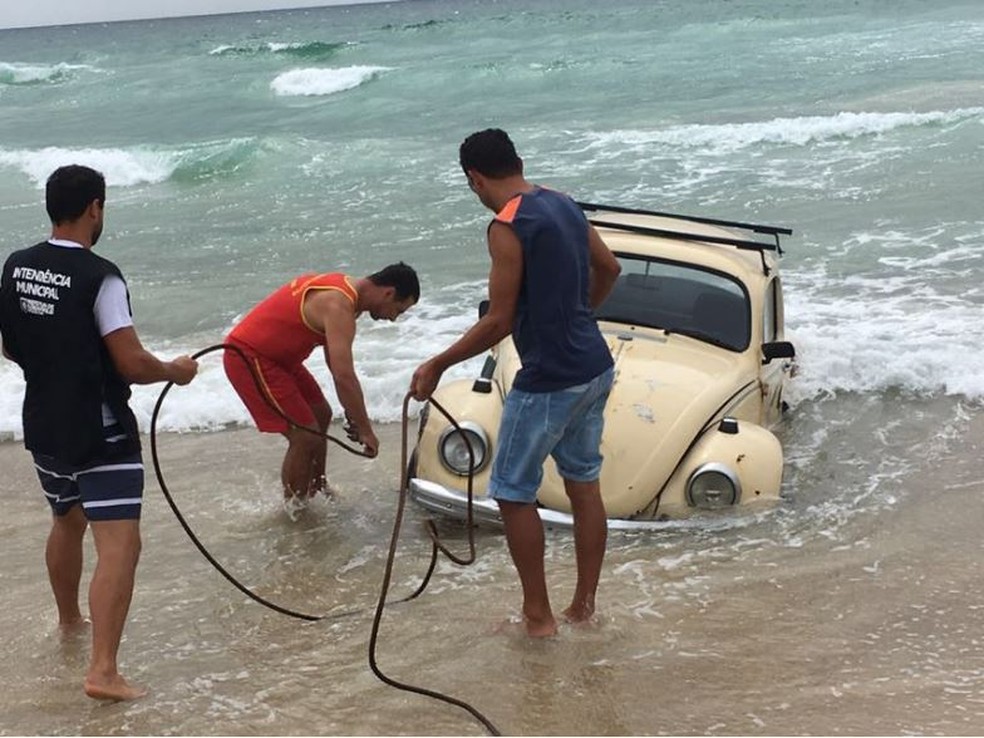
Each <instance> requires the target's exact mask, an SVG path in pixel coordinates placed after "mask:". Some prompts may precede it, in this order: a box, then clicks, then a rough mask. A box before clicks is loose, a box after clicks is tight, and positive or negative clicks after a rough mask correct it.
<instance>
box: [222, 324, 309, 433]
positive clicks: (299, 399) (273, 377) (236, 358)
mask: <svg viewBox="0 0 984 738" xmlns="http://www.w3.org/2000/svg"><path fill="white" fill-rule="evenodd" d="M230 343H233V345H234V346H236V347H238V348H239V349H240V350H241V351H242V352H243V353H244V354H246V356H247V357H249V365H247V364H246V362H245V361H244V360H243V357H242V356H241V355H240V354H239V352H238V351H235V350H229V349H226V350H225V351H224V352H223V355H222V364H223V367H224V368H225V373H226V376H227V377H228V378H229V381H230V382H231V383H232V386H233V387H234V388H235V390H236V393H237V394H238V395H239V397H240V399H242V401H243V403H244V404H245V405H246V409H247V410H249V414H250V415H252V416H253V420H254V421H255V422H256V427H257V428H259V429H260V430H261V431H263V432H264V433H286V432H287V431H288V430H289V429H290V424H289V423H288V422H287V421H286V420H285V419H284V418H283V417H282V416H281V414H280V413H283V415H286V416H287V417H288V418H290V419H291V421H292V422H293V423H294V424H295V425H303V426H307V427H308V428H317V427H318V421H317V420H316V419H315V416H314V411H313V410H312V408H313V407H318V406H320V405H327V404H328V401H327V400H326V399H325V396H324V393H323V392H322V391H321V386H320V385H319V384H318V382H317V380H316V379H315V378H314V377H312V376H311V372H309V371H308V370H307V369H305V368H304V365H303V364H298V365H297V366H294V367H286V366H282V365H281V364H277V363H276V362H273V361H270V360H269V359H266V358H264V357H262V356H260V355H259V354H257V353H256V352H255V351H253V350H252V349H251V348H249V347H247V346H244V345H243V344H241V343H238V342H231V341H230ZM250 366H251V367H252V368H253V371H255V372H256V379H258V380H259V382H260V385H261V386H262V387H263V391H261V390H260V389H259V388H258V387H257V386H256V380H254V379H253V373H252V372H251V371H250ZM271 402H272V403H273V404H274V405H275V406H276V407H277V409H279V410H280V413H278V412H277V410H275V409H274V408H273V407H271V406H270V405H271Z"/></svg>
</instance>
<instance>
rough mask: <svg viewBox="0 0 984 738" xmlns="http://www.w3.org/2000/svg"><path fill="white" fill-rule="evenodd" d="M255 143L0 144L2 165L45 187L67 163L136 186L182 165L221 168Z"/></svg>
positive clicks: (113, 184)
mask: <svg viewBox="0 0 984 738" xmlns="http://www.w3.org/2000/svg"><path fill="white" fill-rule="evenodd" d="M254 147H255V144H254V142H253V140H252V139H231V140H229V141H218V142H206V143H202V144H197V145H193V146H186V147H180V148H169V147H151V146H134V147H131V148H106V149H99V148H63V147H57V146H47V147H45V148H42V149H14V150H6V149H2V148H0V168H3V167H12V168H14V169H18V170H20V171H21V172H22V173H24V174H26V175H27V176H28V177H29V178H30V179H31V181H33V182H34V184H35V186H36V187H38V188H39V189H41V188H43V187H44V183H45V180H46V179H47V178H48V175H50V174H51V172H52V171H53V170H55V169H56V168H58V167H60V166H64V165H66V164H84V165H86V166H90V167H92V168H93V169H97V170H98V171H100V172H102V173H103V175H104V176H105V177H106V184H107V185H109V186H111V187H133V186H136V185H142V184H156V183H158V182H164V181H166V180H167V179H169V178H171V177H172V176H173V175H174V174H175V172H178V171H180V170H181V169H188V170H196V168H204V169H205V170H206V171H207V170H209V169H210V168H213V169H221V168H223V166H224V165H223V163H222V162H223V161H224V160H225V159H228V158H229V157H237V156H242V155H243V153H242V152H243V150H249V149H252V148H254ZM247 154H248V151H247Z"/></svg>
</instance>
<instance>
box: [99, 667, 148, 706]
mask: <svg viewBox="0 0 984 738" xmlns="http://www.w3.org/2000/svg"><path fill="white" fill-rule="evenodd" d="M84 688H85V693H86V694H87V695H89V696H90V697H92V699H94V700H113V701H114V702H121V701H123V700H136V699H140V698H141V697H143V696H144V695H146V694H147V690H146V689H144V688H143V687H135V686H133V685H131V684H130V683H129V682H127V681H126V679H124V678H123V677H122V676H120V675H119V674H116V675H115V676H113V677H111V678H109V679H99V678H96V677H92V676H87V677H86V678H85V685H84Z"/></svg>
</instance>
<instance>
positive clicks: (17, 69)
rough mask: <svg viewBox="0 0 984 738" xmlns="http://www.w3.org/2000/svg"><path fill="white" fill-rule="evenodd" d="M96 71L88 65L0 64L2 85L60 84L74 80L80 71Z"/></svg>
mask: <svg viewBox="0 0 984 738" xmlns="http://www.w3.org/2000/svg"><path fill="white" fill-rule="evenodd" d="M83 69H84V70H90V71H91V70H95V67H90V66H89V65H87V64H65V63H61V64H22V63H19V62H0V85H7V86H29V85H44V84H58V83H60V82H66V81H68V80H71V79H74V78H75V77H76V76H77V75H78V73H79V71H80V70H83Z"/></svg>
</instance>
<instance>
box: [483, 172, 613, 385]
mask: <svg viewBox="0 0 984 738" xmlns="http://www.w3.org/2000/svg"><path fill="white" fill-rule="evenodd" d="M495 219H496V220H497V221H499V222H501V223H505V224H507V225H509V226H511V227H512V229H513V231H514V232H515V233H516V236H517V237H518V238H519V241H520V243H521V244H522V247H523V284H522V287H521V288H520V293H519V299H518V301H517V305H516V317H515V319H514V322H513V333H512V335H513V341H514V342H515V344H516V350H517V351H518V352H519V358H520V361H521V362H522V365H523V366H522V369H520V370H519V372H518V373H517V374H516V378H515V380H514V382H513V386H514V387H515V388H516V389H519V390H523V391H525V392H552V391H555V390H561V389H566V388H567V387H573V386H575V385H578V384H584V383H585V382H589V381H590V380H592V379H594V378H595V377H596V376H598V375H599V374H601V373H602V372H603V371H605V370H606V369H608V368H609V367H610V366H612V364H613V362H612V355H611V352H610V351H609V350H608V345H607V344H606V343H605V339H604V338H602V336H601V331H599V330H598V324H597V322H596V321H595V318H594V315H593V313H592V311H591V305H590V303H589V302H588V291H589V274H590V254H589V249H588V222H587V219H586V218H585V217H584V213H583V212H582V211H581V208H580V207H579V206H578V205H577V203H575V202H574V201H573V200H572V199H571V198H569V197H568V196H567V195H564V194H562V193H560V192H556V191H554V190H548V189H545V188H542V187H537V188H535V189H533V190H532V191H531V192H526V193H522V194H519V195H516V197H514V198H513V199H512V200H510V201H509V202H508V203H506V205H505V207H503V208H502V210H501V211H500V212H499V213H498V214H497V215H496V216H495Z"/></svg>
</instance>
